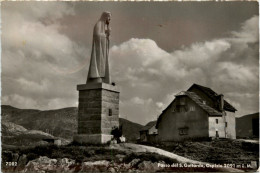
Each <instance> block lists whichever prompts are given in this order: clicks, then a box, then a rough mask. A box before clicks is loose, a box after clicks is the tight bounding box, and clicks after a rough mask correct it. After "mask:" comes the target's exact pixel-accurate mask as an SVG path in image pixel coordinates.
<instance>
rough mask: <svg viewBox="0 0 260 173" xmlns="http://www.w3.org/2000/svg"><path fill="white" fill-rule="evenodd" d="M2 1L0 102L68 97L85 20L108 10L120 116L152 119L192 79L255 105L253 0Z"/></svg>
mask: <svg viewBox="0 0 260 173" xmlns="http://www.w3.org/2000/svg"><path fill="white" fill-rule="evenodd" d="M1 8H2V9H1V12H2V14H1V15H2V16H1V19H2V21H1V24H2V40H1V41H2V42H1V45H2V54H1V67H2V73H1V85H2V95H1V97H2V98H1V104H5V105H11V106H14V107H18V108H23V109H40V110H49V109H59V108H64V107H77V106H78V91H77V90H76V85H78V84H84V83H86V79H87V74H88V67H89V61H90V54H91V45H92V32H93V27H94V25H95V23H96V22H97V20H98V19H99V18H100V16H101V13H102V12H103V11H110V12H111V13H112V19H111V24H110V25H111V28H112V33H111V38H110V40H111V43H110V45H111V46H110V54H109V59H110V71H111V78H112V81H114V82H115V83H116V85H117V86H118V87H119V88H120V91H121V93H120V117H122V118H126V119H128V120H131V121H134V122H137V123H140V124H143V125H144V124H146V123H148V122H149V121H152V120H156V119H157V117H158V116H159V115H160V113H161V112H162V110H164V109H165V108H166V107H167V106H168V104H169V103H170V102H171V101H172V100H173V99H174V95H176V94H177V93H179V92H180V91H184V90H187V89H188V88H189V87H190V86H191V85H192V84H193V83H197V84H200V85H203V86H206V87H210V88H211V89H213V90H214V91H215V92H217V93H218V94H220V93H222V94H224V98H225V99H226V100H227V101H228V102H229V103H231V104H232V105H233V106H234V107H235V108H236V109H237V110H238V111H237V112H236V116H238V117H239V116H242V115H245V114H250V113H255V112H258V110H259V108H258V106H259V101H258V100H259V29H258V25H259V24H258V21H259V15H258V4H257V2H80V1H79V2H39V1H38V2H18V1H17V2H15V1H13V2H6V1H4V2H2V3H1Z"/></svg>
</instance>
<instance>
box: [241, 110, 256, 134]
mask: <svg viewBox="0 0 260 173" xmlns="http://www.w3.org/2000/svg"><path fill="white" fill-rule="evenodd" d="M253 124H254V125H253ZM253 131H254V132H253ZM236 133H237V134H236V136H237V137H242V138H252V137H258V138H259V112H257V113H253V114H248V115H244V116H242V117H239V118H236ZM254 133H255V134H254Z"/></svg>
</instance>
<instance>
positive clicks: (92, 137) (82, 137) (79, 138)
mask: <svg viewBox="0 0 260 173" xmlns="http://www.w3.org/2000/svg"><path fill="white" fill-rule="evenodd" d="M112 137H113V136H112V135H107V134H77V135H75V136H74V137H73V141H74V142H77V143H80V144H105V143H107V142H108V141H111V139H112Z"/></svg>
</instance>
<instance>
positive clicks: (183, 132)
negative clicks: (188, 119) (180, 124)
mask: <svg viewBox="0 0 260 173" xmlns="http://www.w3.org/2000/svg"><path fill="white" fill-rule="evenodd" d="M188 130H189V128H188V127H184V128H179V135H181V136H182V135H188Z"/></svg>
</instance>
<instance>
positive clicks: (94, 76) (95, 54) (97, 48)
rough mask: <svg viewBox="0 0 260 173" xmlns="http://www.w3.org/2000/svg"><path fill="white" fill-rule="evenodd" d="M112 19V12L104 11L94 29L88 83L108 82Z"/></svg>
mask: <svg viewBox="0 0 260 173" xmlns="http://www.w3.org/2000/svg"><path fill="white" fill-rule="evenodd" d="M110 19H111V13H110V12H103V13H102V15H101V18H100V19H99V20H98V22H97V23H96V25H95V27H94V30H93V42H92V52H91V59H90V65H89V72H88V78H87V83H102V82H104V83H108V84H110V74H109V62H108V54H109V36H110V32H111V28H110V27H109V23H110Z"/></svg>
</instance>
